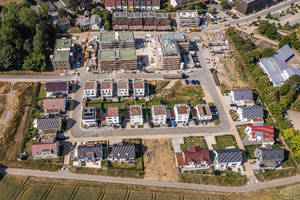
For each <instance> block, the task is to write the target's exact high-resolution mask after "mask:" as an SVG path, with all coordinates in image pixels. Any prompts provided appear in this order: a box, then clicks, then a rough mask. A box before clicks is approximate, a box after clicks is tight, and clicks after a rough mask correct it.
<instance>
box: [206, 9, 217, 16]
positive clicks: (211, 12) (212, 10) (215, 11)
mask: <svg viewBox="0 0 300 200" xmlns="http://www.w3.org/2000/svg"><path fill="white" fill-rule="evenodd" d="M208 12H209V13H210V14H213V15H214V14H217V9H216V8H213V9H210V10H209V11H208Z"/></svg>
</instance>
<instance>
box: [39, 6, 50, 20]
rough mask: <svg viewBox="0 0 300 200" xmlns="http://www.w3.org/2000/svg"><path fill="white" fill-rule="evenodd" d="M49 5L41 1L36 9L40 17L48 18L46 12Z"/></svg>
mask: <svg viewBox="0 0 300 200" xmlns="http://www.w3.org/2000/svg"><path fill="white" fill-rule="evenodd" d="M48 9H49V6H48V4H47V3H43V4H42V6H41V7H40V8H39V10H38V15H39V17H40V18H41V19H44V20H48V19H49V14H48Z"/></svg>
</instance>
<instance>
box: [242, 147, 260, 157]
mask: <svg viewBox="0 0 300 200" xmlns="http://www.w3.org/2000/svg"><path fill="white" fill-rule="evenodd" d="M256 147H258V146H256V145H247V146H245V152H246V153H247V156H248V158H249V159H255V158H256V157H255V155H254V150H255V149H256Z"/></svg>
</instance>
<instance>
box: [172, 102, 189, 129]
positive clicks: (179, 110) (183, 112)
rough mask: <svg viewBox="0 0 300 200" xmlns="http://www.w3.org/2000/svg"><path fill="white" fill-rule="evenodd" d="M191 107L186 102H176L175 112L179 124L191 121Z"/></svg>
mask: <svg viewBox="0 0 300 200" xmlns="http://www.w3.org/2000/svg"><path fill="white" fill-rule="evenodd" d="M190 111H191V108H190V107H189V106H188V105H186V104H175V106H174V113H175V121H176V123H178V124H186V123H188V122H189V118H190Z"/></svg>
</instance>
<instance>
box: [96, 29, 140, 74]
mask: <svg viewBox="0 0 300 200" xmlns="http://www.w3.org/2000/svg"><path fill="white" fill-rule="evenodd" d="M99 46H100V49H99V51H98V70H99V71H107V70H119V69H124V70H136V69H137V56H136V54H135V39H134V35H133V33H132V32H112V33H101V34H100V39H99Z"/></svg>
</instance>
